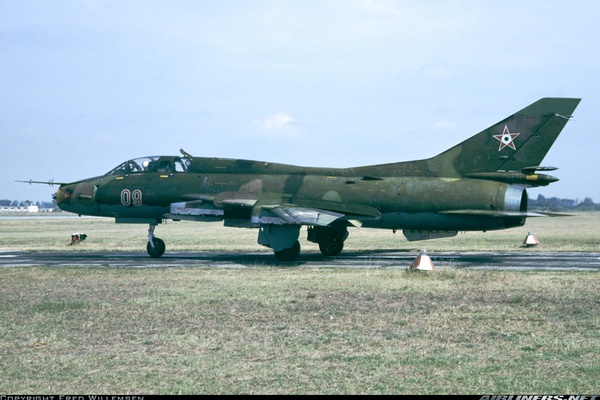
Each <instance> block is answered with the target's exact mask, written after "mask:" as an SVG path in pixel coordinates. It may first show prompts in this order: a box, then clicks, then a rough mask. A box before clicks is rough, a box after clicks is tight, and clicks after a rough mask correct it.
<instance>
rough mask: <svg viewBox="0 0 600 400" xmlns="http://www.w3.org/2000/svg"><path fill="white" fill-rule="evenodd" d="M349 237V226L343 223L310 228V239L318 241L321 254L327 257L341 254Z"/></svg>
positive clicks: (314, 241)
mask: <svg viewBox="0 0 600 400" xmlns="http://www.w3.org/2000/svg"><path fill="white" fill-rule="evenodd" d="M347 237H348V228H347V227H346V226H345V225H341V224H337V225H330V226H314V227H311V228H308V241H309V242H313V243H317V244H318V245H319V250H321V254H323V255H324V256H327V257H335V256H337V255H338V254H340V253H341V252H342V250H343V249H344V241H345V240H346V238H347Z"/></svg>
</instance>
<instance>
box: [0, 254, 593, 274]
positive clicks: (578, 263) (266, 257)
mask: <svg viewBox="0 0 600 400" xmlns="http://www.w3.org/2000/svg"><path fill="white" fill-rule="evenodd" d="M427 254H428V255H429V256H430V257H431V260H432V261H433V265H434V268H435V269H440V268H469V269H499V270H530V271H531V270H565V271H598V270H600V253H576V252H529V251H522V252H502V253H496V252H463V253H453V252H432V253H427ZM418 255H419V253H417V252H373V251H369V252H347V253H346V252H343V253H342V254H340V255H339V256H338V257H323V256H322V255H321V254H317V253H303V254H300V257H299V258H298V260H297V261H295V262H286V263H284V262H279V261H277V259H275V256H274V255H273V254H272V253H268V252H256V253H222V252H167V253H165V255H164V256H163V257H162V258H158V259H155V258H150V257H149V256H148V255H147V254H146V253H142V252H126V253H117V252H22V251H0V268H1V267H29V266H51V267H60V266H77V267H111V268H192V267H203V268H207V267H209V268H261V267H282V268H294V267H305V268H306V267H308V268H373V269H376V268H387V269H407V268H409V267H410V265H411V264H412V262H413V261H414V260H415V258H416V257H417V256H418Z"/></svg>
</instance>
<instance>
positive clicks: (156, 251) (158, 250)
mask: <svg viewBox="0 0 600 400" xmlns="http://www.w3.org/2000/svg"><path fill="white" fill-rule="evenodd" d="M153 245H154V246H153ZM165 249H166V246H165V242H163V241H162V239H159V238H156V237H155V238H152V243H150V242H148V244H147V245H146V251H147V252H148V254H149V255H150V257H152V258H160V257H161V256H162V255H163V254H165Z"/></svg>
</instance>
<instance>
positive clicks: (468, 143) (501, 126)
mask: <svg viewBox="0 0 600 400" xmlns="http://www.w3.org/2000/svg"><path fill="white" fill-rule="evenodd" d="M580 100H581V99H571V98H543V99H540V100H538V101H536V102H535V103H533V104H531V105H529V106H527V107H525V108H524V109H522V110H520V111H518V112H516V113H514V114H513V115H511V116H509V117H508V118H506V119H503V120H502V121H500V122H498V123H497V124H495V125H492V126H491V127H489V128H487V129H485V130H484V131H482V132H479V133H478V134H476V135H475V136H472V137H471V138H469V139H467V140H465V141H464V142H462V143H460V144H458V145H456V146H454V147H452V148H451V149H449V150H447V151H445V152H443V153H441V154H439V155H437V156H435V157H433V158H431V159H428V160H426V161H427V164H428V169H429V171H430V172H434V174H435V173H436V172H437V173H438V174H439V175H438V176H448V171H449V170H451V171H454V172H455V174H456V176H464V175H465V174H469V173H478V172H495V171H521V170H522V169H524V168H528V167H533V166H539V165H541V162H542V160H543V159H544V157H545V156H546V153H548V150H550V147H551V146H552V144H554V141H555V140H556V138H557V137H558V135H559V134H560V132H561V131H562V129H563V128H564V126H565V125H566V124H567V122H568V121H569V119H570V118H571V116H572V114H573V111H575V108H576V107H577V105H578V104H579V102H580ZM436 175H437V174H436Z"/></svg>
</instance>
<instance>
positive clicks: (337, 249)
mask: <svg viewBox="0 0 600 400" xmlns="http://www.w3.org/2000/svg"><path fill="white" fill-rule="evenodd" d="M319 250H321V254H323V255H324V256H329V257H334V256H337V255H338V254H340V253H341V252H342V250H344V240H343V239H342V238H341V237H335V236H331V237H328V238H327V239H325V240H322V241H320V242H319Z"/></svg>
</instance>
